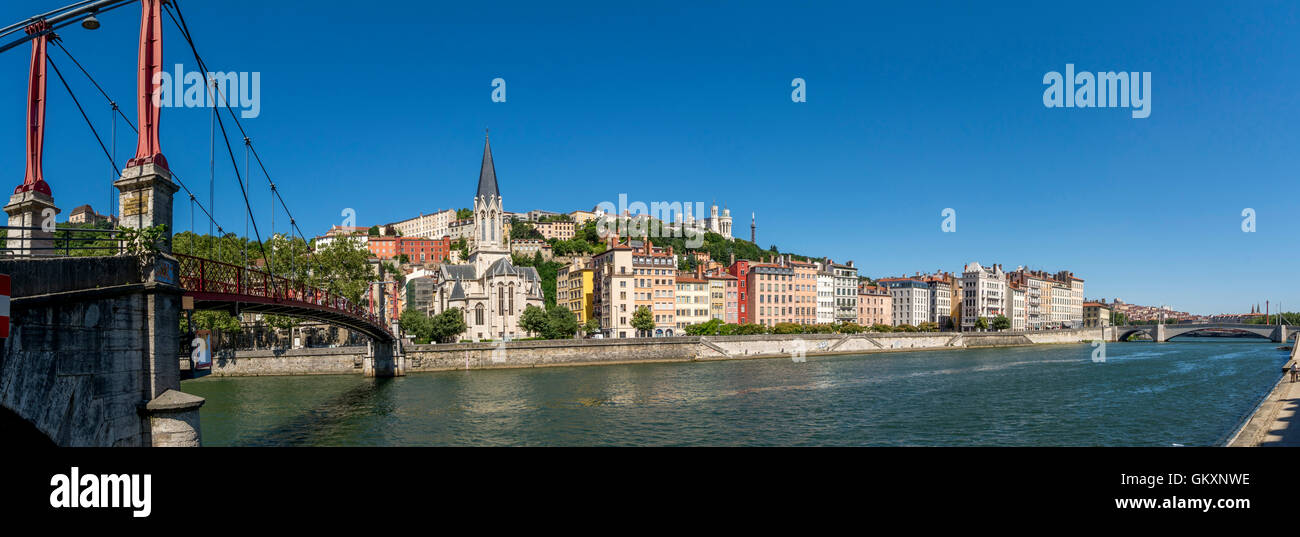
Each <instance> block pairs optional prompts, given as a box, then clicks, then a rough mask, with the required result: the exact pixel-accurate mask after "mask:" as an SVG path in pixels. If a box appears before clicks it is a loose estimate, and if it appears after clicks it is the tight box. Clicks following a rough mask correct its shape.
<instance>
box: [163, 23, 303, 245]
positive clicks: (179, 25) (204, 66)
mask: <svg viewBox="0 0 1300 537" xmlns="http://www.w3.org/2000/svg"><path fill="white" fill-rule="evenodd" d="M164 7H167V8H168V9H167V10H166V11H167V16H168V17H170V18H171V19H172V23H173V24H175V25H176V27H177V29H179V30H180V32H181V34H182V36H183V37H185V40H186V41H187V42H188V43H189V45H190V49H191V50H192V51H193V52H194V57H195V61H197V62H198V63H199V67H200V68H201V69H202V70H203V71H204V72H208V68H207V64H206V63H204V62H203V59H202V58H200V57H199V55H198V50H197V49H196V48H195V45H194V39H193V37H192V36H191V34H190V30H189V25H188V24H187V23H186V22H185V15H184V14H183V13H181V9H180V3H179V2H177V1H175V0H173V1H172V2H169V3H168V4H164ZM172 10H175V14H174V15H173V14H172ZM218 97H219V98H220V99H221V101H222V103H223V105H224V106H225V109H226V113H227V114H228V115H229V116H230V119H231V121H232V122H233V123H234V124H235V126H236V127H237V128H238V129H239V133H240V134H241V135H242V136H243V137H244V138H245V139H248V138H249V137H248V132H247V131H245V130H244V125H243V123H241V122H240V121H239V118H238V116H236V115H235V112H234V109H232V108H231V107H230V103H229V102H226V100H225V94H224V93H223V94H219V95H218ZM249 149H250V150H251V151H252V154H253V159H254V160H256V161H257V165H258V167H259V168H261V170H262V174H263V175H265V176H266V180H267V183H269V184H270V185H271V189H272V191H273V192H274V194H275V197H276V199H278V200H279V201H280V206H281V207H283V208H284V212H285V214H287V215H289V222H290V224H291V226H292V227H293V228H294V229H295V230H297V232H298V234H299V236H301V237H303V240H304V242H305V241H306V234H305V233H303V232H302V229H301V228H299V227H298V224H297V220H296V219H294V218H293V213H292V212H291V211H290V210H289V205H288V204H287V203H286V202H285V201H284V197H283V196H281V195H280V192H279V190H278V189H276V188H275V184H274V183H273V182H272V181H271V174H270V172H268V171H267V169H266V164H265V163H263V162H262V156H261V155H259V154H258V153H257V148H256V147H254V146H253V145H252V143H251V141H250V143H249ZM250 178H251V176H250ZM272 205H274V204H272ZM254 227H256V222H254ZM308 254H309V256H310V257H314V255H315V253H314V252H312V251H310V250H308Z"/></svg>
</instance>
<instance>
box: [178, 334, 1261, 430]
mask: <svg viewBox="0 0 1300 537" xmlns="http://www.w3.org/2000/svg"><path fill="white" fill-rule="evenodd" d="M1276 347H1277V344H1276V343H1269V342H1267V341H1265V340H1258V339H1222V338H1220V339H1206V340H1186V341H1184V340H1181V339H1179V340H1175V342H1173V343H1164V344H1156V343H1110V344H1108V345H1107V346H1106V349H1105V350H1106V356H1105V361H1104V362H1095V361H1094V360H1093V359H1092V358H1093V355H1094V351H1096V350H1097V349H1094V348H1093V347H1092V346H1090V345H1088V344H1079V345H1045V346H1034V347H1012V348H998V349H966V350H951V351H922V352H907V353H890V354H870V355H858V356H833V357H808V358H807V361H806V362H802V363H796V362H793V361H792V360H789V359H764V360H740V361H730V362H702V363H671V364H639V365H610V366H594V367H552V368H535V369H511V370H495V371H447V372H439V373H414V374H410V375H408V376H406V377H401V378H394V379H367V378H363V377H360V376H350V375H342V376H339V375H329V376H285V377H225V378H218V377H206V378H201V379H195V380H187V381H185V382H184V383H183V384H182V389H183V390H184V391H186V392H189V393H193V394H195V395H199V396H201V397H204V398H206V399H207V403H206V404H205V405H204V406H203V408H202V411H201V416H202V418H201V420H202V434H203V444H204V445H207V446H426V445H436V446H442V445H468V446H499V445H529V446H532V445H546V446H551V445H559V446H570V445H578V446H587V445H600V446H605V445H637V446H641V445H651V446H659V445H799V446H803V445H814V446H820V445H836V446H861V445H867V446H916V445H923V446H950V445H951V446H985V445H989V446H1040V445H1042V446H1057V445H1065V446H1093V445H1106V446H1170V445H1187V446H1198V445H1214V444H1216V443H1220V442H1222V441H1224V439H1225V437H1226V436H1227V435H1229V434H1231V432H1232V431H1233V430H1234V429H1235V427H1236V426H1237V425H1238V424H1239V423H1240V421H1241V419H1242V418H1243V417H1244V416H1245V415H1246V414H1248V413H1250V411H1251V410H1252V409H1253V408H1254V406H1255V405H1256V404H1257V403H1258V402H1259V400H1260V398H1261V397H1262V396H1263V395H1264V394H1265V393H1266V392H1267V391H1268V390H1270V389H1271V388H1272V386H1273V385H1274V383H1275V382H1276V381H1277V379H1278V377H1279V375H1280V374H1281V371H1280V367H1281V364H1282V363H1283V362H1284V361H1285V360H1286V353H1285V352H1283V351H1279V350H1276Z"/></svg>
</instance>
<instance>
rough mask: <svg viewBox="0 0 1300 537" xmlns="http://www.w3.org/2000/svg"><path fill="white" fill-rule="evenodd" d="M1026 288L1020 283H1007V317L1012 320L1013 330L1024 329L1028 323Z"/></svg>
mask: <svg viewBox="0 0 1300 537" xmlns="http://www.w3.org/2000/svg"><path fill="white" fill-rule="evenodd" d="M1025 291H1026V290H1025V289H1024V288H1023V287H1020V285H1019V284H1015V283H1011V284H1008V285H1007V304H1009V305H1010V307H1008V308H1007V310H1008V313H1007V317H1008V319H1009V320H1010V321H1011V329H1012V330H1024V329H1025V326H1026V325H1027V322H1028V318H1027V317H1026V311H1027V310H1026V309H1025V296H1026V293H1025Z"/></svg>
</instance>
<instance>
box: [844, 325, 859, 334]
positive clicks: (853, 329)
mask: <svg viewBox="0 0 1300 537" xmlns="http://www.w3.org/2000/svg"><path fill="white" fill-rule="evenodd" d="M839 330H840V333H841V334H859V333H861V332H862V327H861V326H859V325H858V323H840V327H839Z"/></svg>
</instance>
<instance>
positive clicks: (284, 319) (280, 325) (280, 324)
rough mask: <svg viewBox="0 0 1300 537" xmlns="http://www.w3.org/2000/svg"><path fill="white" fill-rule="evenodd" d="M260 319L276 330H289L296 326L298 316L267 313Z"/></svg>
mask: <svg viewBox="0 0 1300 537" xmlns="http://www.w3.org/2000/svg"><path fill="white" fill-rule="evenodd" d="M262 319H263V320H264V321H266V325H267V326H270V327H271V328H274V329H276V330H289V329H291V328H293V327H295V326H298V318H297V317H290V316H287V315H270V314H268V315H264V316H263V317H262Z"/></svg>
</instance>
